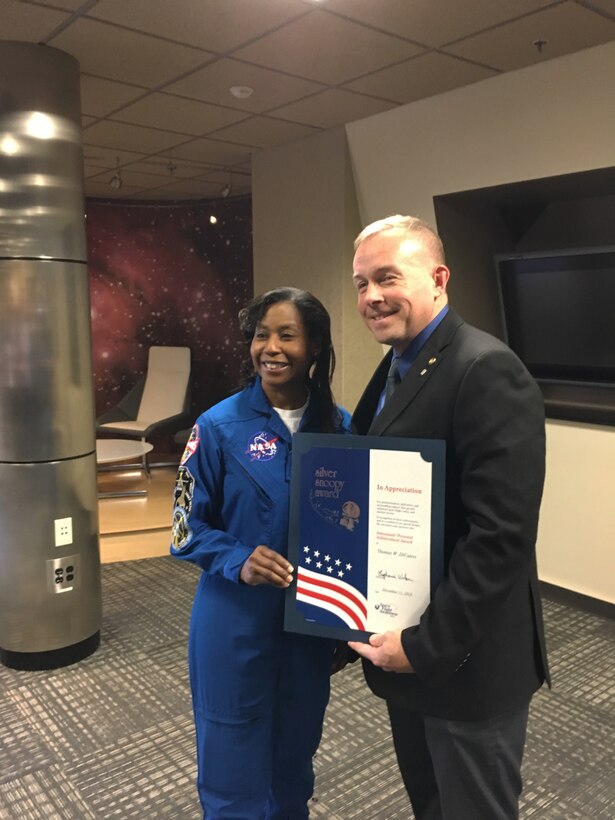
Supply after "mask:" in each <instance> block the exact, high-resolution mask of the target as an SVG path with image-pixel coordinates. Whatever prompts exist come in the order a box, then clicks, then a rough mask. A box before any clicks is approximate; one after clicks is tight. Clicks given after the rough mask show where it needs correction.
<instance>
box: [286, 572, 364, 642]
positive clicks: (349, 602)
mask: <svg viewBox="0 0 615 820" xmlns="http://www.w3.org/2000/svg"><path fill="white" fill-rule="evenodd" d="M297 600H298V601H303V602H305V603H308V604H311V605H312V606H317V607H320V608H321V609H326V610H328V611H329V612H332V613H333V614H334V615H337V616H338V617H339V618H340V619H341V620H342V621H343V622H344V623H345V624H346V626H349V627H350V628H352V629H367V601H366V599H365V597H364V596H363V595H362V594H361V593H360V592H359V590H357V589H355V587H353V586H351V585H350V584H347V583H346V582H345V581H340V580H338V579H337V578H327V577H326V576H323V575H320V574H319V573H317V572H311V571H310V570H309V569H306V568H305V567H299V568H298V570H297Z"/></svg>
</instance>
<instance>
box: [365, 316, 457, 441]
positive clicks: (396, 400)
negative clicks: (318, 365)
mask: <svg viewBox="0 0 615 820" xmlns="http://www.w3.org/2000/svg"><path fill="white" fill-rule="evenodd" d="M462 323H463V319H461V318H460V317H459V316H458V315H457V314H456V313H455V312H454V311H453V310H451V309H450V308H449V311H448V313H447V315H446V316H445V317H444V319H443V320H442V321H441V322H440V324H439V325H438V327H437V328H436V329H435V330H434V332H433V333H432V334H431V336H430V337H429V339H428V340H427V341H426V343H425V346H424V347H423V348H422V350H421V352H420V353H419V355H418V356H417V358H416V360H415V361H414V363H413V364H412V366H411V368H410V370H409V371H408V372H407V373H406V375H405V377H404V378H403V379H402V381H401V383H400V385H399V387H398V388H397V390H396V391H395V393H393V395H392V396H391V398H390V399H389V401H388V402H387V403H386V404H385V405H384V407H383V408H382V410H381V411H380V413H379V414H378V415H377V416H376V418H374V413H375V412H376V407H377V405H378V398H379V397H380V394H381V393H382V390H383V388H384V383H385V381H386V375H387V373H388V370H389V365H390V363H391V358H392V353H391V352H389V353H387V355H386V356H385V358H384V359H383V361H382V362H381V363H380V365H379V366H378V368H377V370H376V372H375V373H374V375H373V377H372V379H371V381H370V383H369V384H368V386H367V387H366V389H365V392H364V394H363V396H362V397H361V399H360V401H359V404H358V405H357V409H356V411H355V415H354V416H353V422H355V423H356V427H357V431H358V432H360V433H362V432H367V433H368V434H369V435H374V436H381V435H384V433H385V432H386V429H387V428H388V427H389V425H390V424H391V423H392V422H393V421H395V419H396V418H397V417H398V416H399V415H400V414H401V413H403V412H405V410H406V409H407V408H408V406H409V405H410V404H412V402H413V401H414V399H415V398H416V397H417V395H418V394H419V393H420V391H421V390H422V389H423V387H424V386H425V385H426V384H427V382H428V381H429V379H430V378H431V377H432V376H433V374H434V373H435V372H436V370H437V369H438V366H439V365H440V363H441V362H442V360H443V359H444V357H445V356H446V352H447V348H448V347H449V345H450V343H451V340H452V338H453V336H454V335H455V333H456V332H457V329H458V328H459V326H460V325H461V324H462ZM370 414H371V415H370Z"/></svg>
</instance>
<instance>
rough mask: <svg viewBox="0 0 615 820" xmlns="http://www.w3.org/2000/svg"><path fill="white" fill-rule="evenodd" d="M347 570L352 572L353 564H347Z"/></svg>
mask: <svg viewBox="0 0 615 820" xmlns="http://www.w3.org/2000/svg"><path fill="white" fill-rule="evenodd" d="M346 569H347V570H348V572H350V570H351V569H352V564H346Z"/></svg>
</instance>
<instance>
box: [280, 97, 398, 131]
mask: <svg viewBox="0 0 615 820" xmlns="http://www.w3.org/2000/svg"><path fill="white" fill-rule="evenodd" d="M393 107H395V103H390V102H386V101H385V100H377V99H375V98H374V97H365V96H363V95H362V94H353V93H352V92H350V91H343V90H342V89H338V88H331V89H329V90H328V91H322V92H320V93H319V94H314V95H313V96H312V97H309V98H308V99H306V100H301V101H300V102H296V103H292V104H291V105H285V106H284V107H283V108H278V109H277V110H276V111H275V114H276V116H280V117H284V119H287V120H293V121H294V122H301V123H305V124H306V125H317V126H319V127H320V128H333V127H334V126H336V125H343V124H344V123H347V122H352V121H353V120H359V119H362V118H363V117H370V116H371V115H372V114H379V113H380V112H381V111H387V110H388V109H389V108H393Z"/></svg>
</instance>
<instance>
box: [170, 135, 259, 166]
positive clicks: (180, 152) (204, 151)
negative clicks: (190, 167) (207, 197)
mask: <svg viewBox="0 0 615 820" xmlns="http://www.w3.org/2000/svg"><path fill="white" fill-rule="evenodd" d="M253 151H254V148H249V147H247V146H245V145H232V144H230V143H227V142H218V141H217V140H209V139H196V140H191V141H190V142H187V143H185V144H184V145H180V146H179V147H178V148H174V149H173V156H174V157H179V158H180V159H192V160H196V161H198V162H212V163H215V164H216V165H225V166H227V165H235V164H237V163H240V162H245V161H246V160H247V159H248V157H249V156H250V154H251V153H252V152H253Z"/></svg>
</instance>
